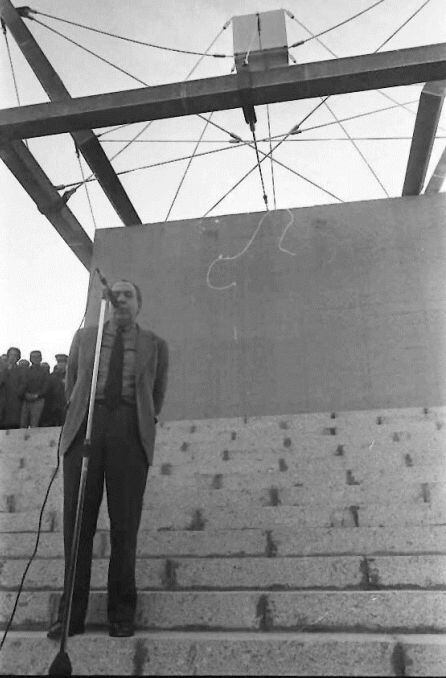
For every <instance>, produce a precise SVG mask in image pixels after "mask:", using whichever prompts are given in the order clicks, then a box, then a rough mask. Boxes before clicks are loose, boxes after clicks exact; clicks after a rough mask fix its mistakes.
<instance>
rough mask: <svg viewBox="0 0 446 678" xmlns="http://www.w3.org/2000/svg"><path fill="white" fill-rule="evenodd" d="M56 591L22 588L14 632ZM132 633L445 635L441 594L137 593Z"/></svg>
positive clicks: (4, 608) (100, 607)
mask: <svg viewBox="0 0 446 678" xmlns="http://www.w3.org/2000/svg"><path fill="white" fill-rule="evenodd" d="M15 597H16V594H15V592H13V591H1V592H0V622H1V623H2V624H5V623H6V621H7V620H8V618H9V616H10V613H11V611H12V607H13V604H14V601H15ZM59 599H60V592H54V591H49V590H48V591H23V592H22V595H21V596H20V604H19V606H18V607H17V610H16V614H15V617H14V621H13V626H14V628H17V629H20V628H23V629H28V630H32V629H39V628H40V629H43V628H46V625H47V624H48V623H49V622H50V621H53V620H54V619H55V617H56V615H57V608H58V604H59ZM106 609H107V596H106V592H105V591H92V592H91V594H90V603H89V611H88V614H87V624H89V625H93V626H94V625H100V626H101V625H104V624H105V622H106ZM135 621H136V625H137V626H138V628H140V629H146V630H149V629H154V630H155V629H156V630H163V629H170V630H223V629H224V630H237V629H243V630H259V631H279V630H284V629H287V630H294V631H303V630H307V629H308V628H311V629H312V630H313V631H333V630H336V631H349V632H353V631H354V632H373V633H376V632H389V633H390V632H392V633H399V632H405V633H406V632H407V633H445V632H446V591H418V590H405V589H401V590H377V589H376V590H375V589H372V590H367V591H356V590H348V591H346V590H343V591H320V590H308V591H295V590H287V591H264V590H237V591H195V590H194V591H141V592H139V595H138V605H137V612H136V619H135Z"/></svg>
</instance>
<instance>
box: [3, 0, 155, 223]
mask: <svg viewBox="0 0 446 678" xmlns="http://www.w3.org/2000/svg"><path fill="white" fill-rule="evenodd" d="M25 9H26V8H25ZM0 17H1V19H2V20H3V21H4V23H5V25H6V26H7V28H8V29H9V31H10V33H11V35H12V36H13V37H14V39H15V41H16V43H17V45H18V46H19V48H20V50H21V51H22V53H23V55H24V57H25V59H26V60H27V62H28V63H29V65H30V66H31V68H32V70H33V71H34V73H35V75H36V76H37V78H38V80H39V82H40V84H41V85H42V87H43V89H44V90H45V92H46V93H47V94H48V97H49V98H50V99H51V100H52V101H60V100H61V99H66V100H71V95H70V93H69V92H68V90H67V89H66V87H65V85H64V84H63V82H62V80H61V79H60V77H59V75H58V74H57V73H56V71H55V70H54V68H53V66H52V65H51V64H50V62H49V61H48V59H47V58H46V56H45V54H44V53H43V51H42V50H41V49H40V47H39V45H38V43H37V41H36V40H35V39H34V36H33V34H32V33H31V31H30V30H29V29H28V27H27V26H26V25H25V23H24V21H23V19H22V18H21V16H20V14H19V12H18V11H17V10H16V8H15V7H14V6H13V5H12V4H11V2H10V0H0ZM71 136H72V137H73V139H74V142H75V143H76V144H77V146H78V148H79V151H80V153H82V155H83V157H84V158H85V160H86V162H87V164H88V166H89V167H90V169H91V171H92V172H93V173H94V175H95V177H96V179H97V180H98V182H99V185H100V186H101V188H102V190H103V191H104V193H105V195H106V196H107V198H108V199H109V201H110V203H111V204H112V206H113V208H114V209H115V211H116V213H117V214H118V216H119V218H120V219H121V221H122V222H123V223H124V224H125V225H126V226H130V225H132V224H141V223H142V222H141V219H140V218H139V216H138V214H137V212H136V210H135V208H134V206H133V204H132V202H131V200H130V198H129V197H128V195H127V193H126V192H125V190H124V187H123V185H122V184H121V182H120V180H119V178H118V177H117V175H116V173H115V171H114V169H113V167H112V165H111V163H110V161H109V159H108V158H107V155H106V153H105V152H104V150H103V148H102V146H101V144H100V143H99V141H98V139H97V138H96V136H95V134H93V132H92V131H91V130H82V131H78V132H73V133H72V134H71Z"/></svg>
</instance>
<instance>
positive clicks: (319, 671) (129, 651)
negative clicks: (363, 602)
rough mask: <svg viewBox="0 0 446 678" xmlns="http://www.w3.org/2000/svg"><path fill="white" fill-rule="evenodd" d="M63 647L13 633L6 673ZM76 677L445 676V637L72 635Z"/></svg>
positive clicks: (23, 671) (35, 666)
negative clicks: (121, 636)
mask: <svg viewBox="0 0 446 678" xmlns="http://www.w3.org/2000/svg"><path fill="white" fill-rule="evenodd" d="M58 650H59V646H58V644H57V643H56V642H51V641H49V640H47V638H46V636H45V635H44V633H42V632H30V631H10V632H9V634H8V636H7V638H6V642H5V645H4V648H3V651H2V654H1V658H0V661H1V670H2V673H3V674H4V675H8V674H9V675H30V674H40V675H47V673H48V669H49V667H50V665H51V663H52V662H53V660H54V659H55V657H56V655H57V653H58ZM67 652H68V656H69V658H70V660H71V663H72V668H73V674H74V675H105V676H108V675H147V676H156V675H183V676H192V675H215V676H218V675H243V676H262V675H264V676H268V675H278V676H285V675H292V676H323V675H333V676H341V675H342V676H361V675H362V676H402V675H405V676H428V675H429V676H444V675H445V674H446V638H445V637H444V636H441V635H428V634H399V635H386V634H376V633H370V634H363V633H318V632H312V633H308V632H305V631H303V632H287V633H286V632H275V633H256V632H249V631H248V632H236V633H234V632H209V631H207V632H181V631H164V632H156V631H152V632H150V633H144V632H137V634H136V635H135V636H134V637H133V638H110V637H109V636H108V635H107V634H106V632H94V633H93V632H89V633H86V634H85V635H83V636H74V637H73V638H70V639H69V642H68V647H67Z"/></svg>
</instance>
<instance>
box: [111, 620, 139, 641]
mask: <svg viewBox="0 0 446 678" xmlns="http://www.w3.org/2000/svg"><path fill="white" fill-rule="evenodd" d="M108 635H109V636H112V638H129V637H130V636H134V635H135V627H134V626H133V624H131V623H130V622H113V623H111V624H110V625H109V630H108Z"/></svg>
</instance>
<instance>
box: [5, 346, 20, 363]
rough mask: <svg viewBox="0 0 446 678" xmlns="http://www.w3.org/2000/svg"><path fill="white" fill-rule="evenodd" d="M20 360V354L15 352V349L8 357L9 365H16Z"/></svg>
mask: <svg viewBox="0 0 446 678" xmlns="http://www.w3.org/2000/svg"><path fill="white" fill-rule="evenodd" d="M19 358H20V355H19V353H18V352H17V351H14V349H12V351H9V353H8V356H7V360H8V364H9V365H15V364H16V362H17V360H18V359H19Z"/></svg>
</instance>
